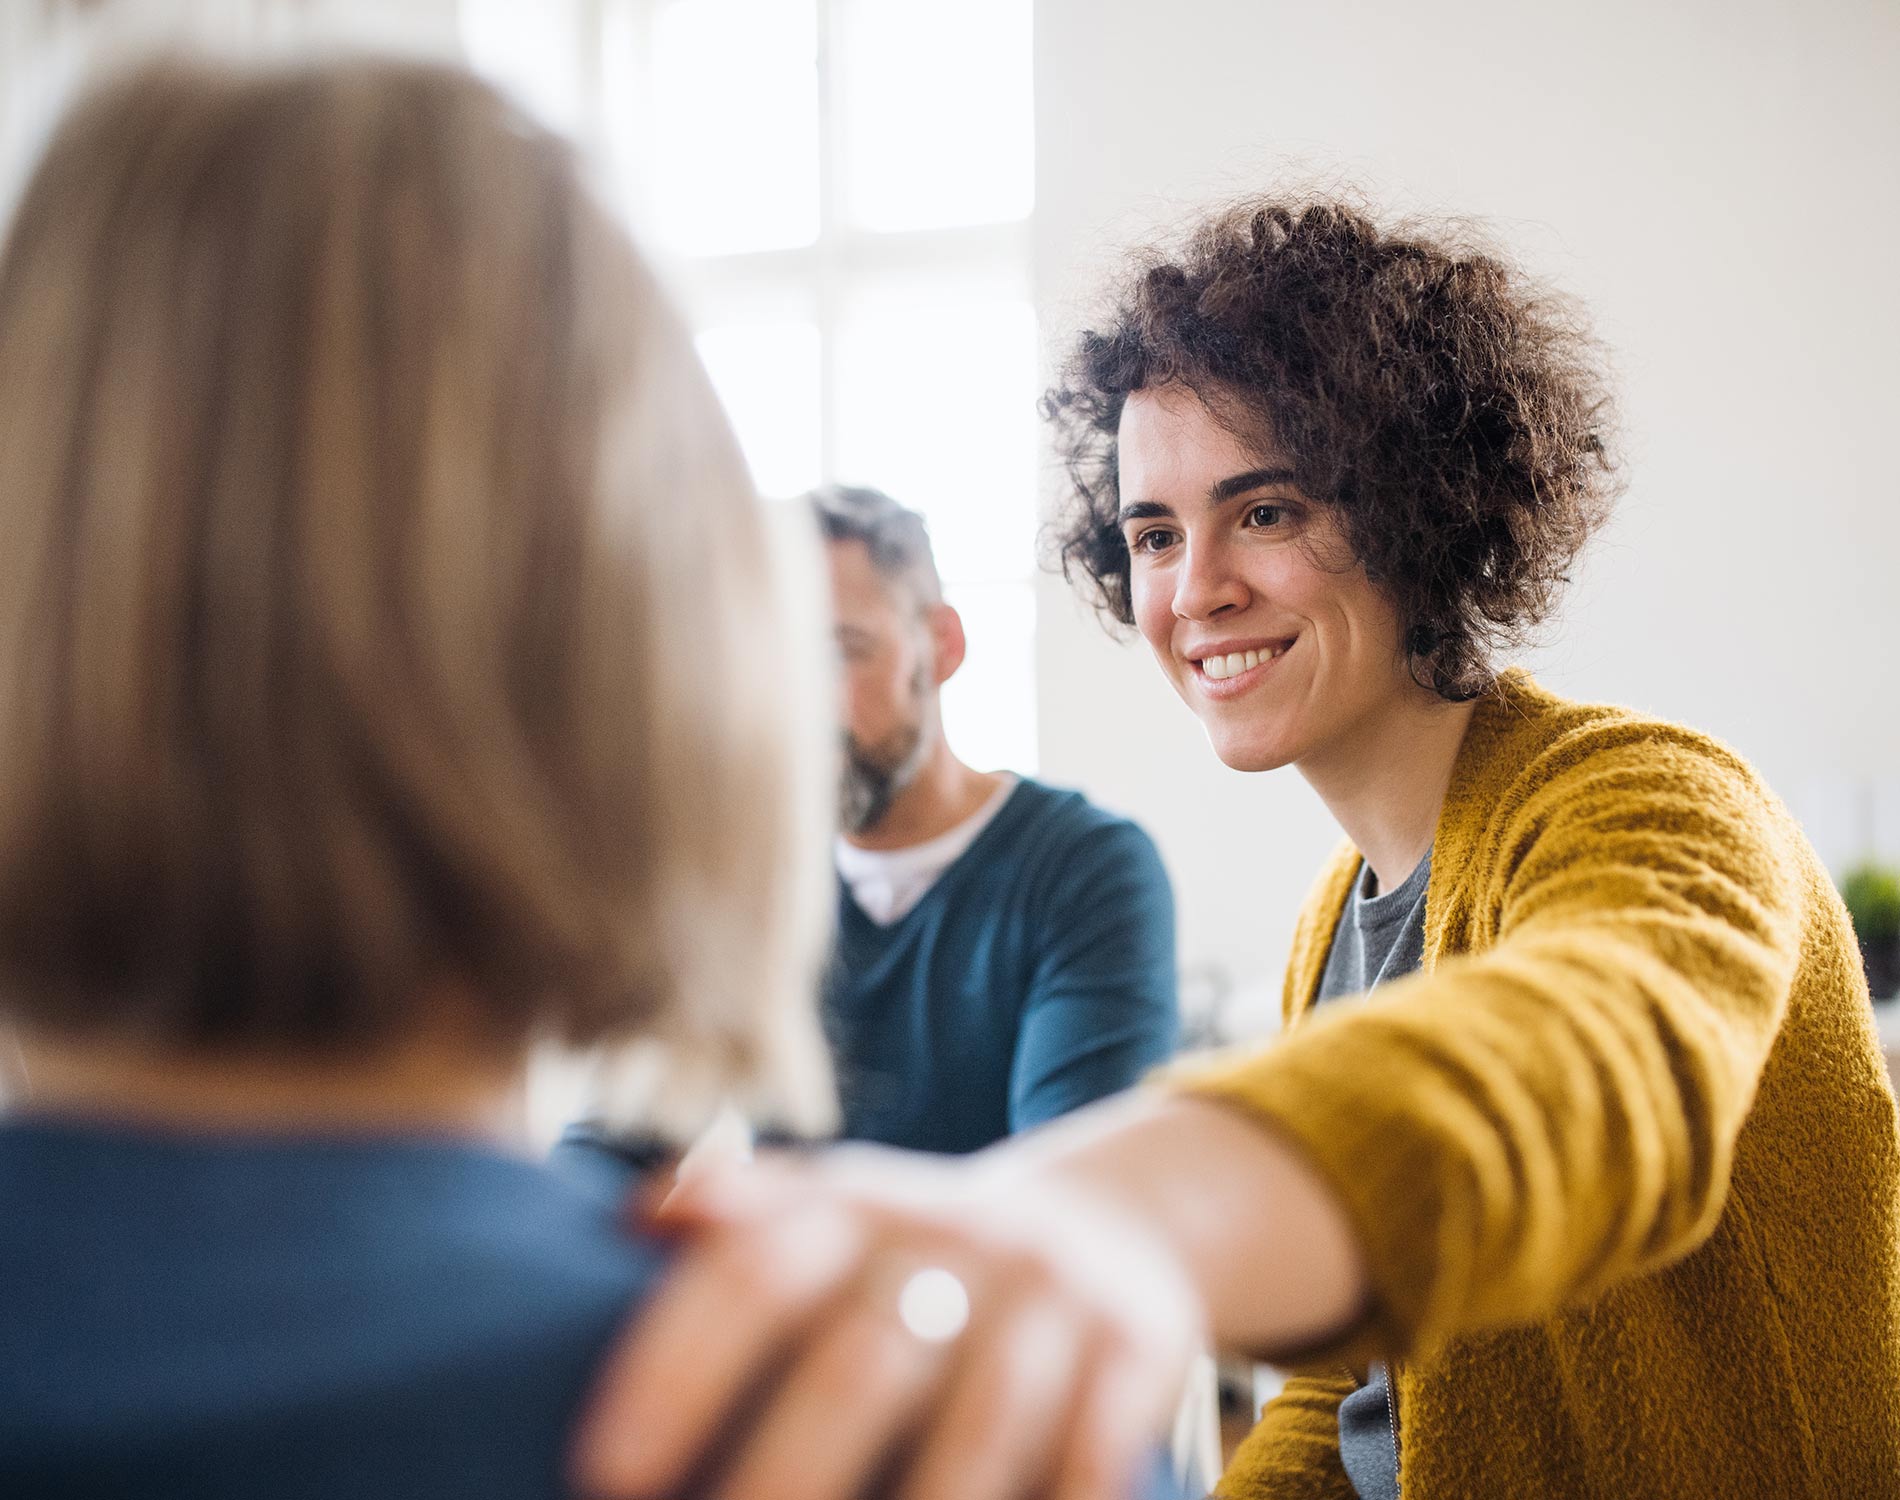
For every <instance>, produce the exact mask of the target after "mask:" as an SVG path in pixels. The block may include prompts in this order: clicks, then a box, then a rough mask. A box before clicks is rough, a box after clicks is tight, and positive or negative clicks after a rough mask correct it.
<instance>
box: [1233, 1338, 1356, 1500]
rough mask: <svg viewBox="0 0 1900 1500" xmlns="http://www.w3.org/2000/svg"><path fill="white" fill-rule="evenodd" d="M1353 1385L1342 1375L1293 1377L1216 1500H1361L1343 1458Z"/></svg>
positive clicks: (1237, 1455) (1238, 1452)
mask: <svg viewBox="0 0 1900 1500" xmlns="http://www.w3.org/2000/svg"><path fill="white" fill-rule="evenodd" d="M1354 1385H1355V1382H1354V1380H1353V1378H1352V1376H1351V1375H1350V1374H1348V1373H1347V1372H1346V1371H1344V1370H1337V1371H1329V1372H1327V1373H1324V1374H1296V1375H1289V1376H1288V1377H1287V1382H1286V1385H1285V1387H1284V1388H1283V1389H1282V1390H1281V1391H1280V1393H1279V1394H1278V1395H1276V1396H1275V1397H1273V1399H1272V1400H1270V1401H1269V1402H1267V1404H1266V1408H1265V1409H1264V1410H1263V1411H1262V1412H1261V1413H1260V1420H1259V1421H1258V1422H1257V1423H1255V1424H1254V1428H1253V1431H1252V1432H1250V1433H1248V1434H1247V1436H1246V1438H1245V1439H1244V1440H1243V1441H1242V1443H1241V1445H1240V1446H1239V1447H1238V1448H1237V1449H1235V1450H1234V1457H1233V1460H1232V1461H1231V1462H1230V1463H1229V1464H1228V1465H1227V1472H1226V1473H1225V1474H1223V1475H1221V1480H1220V1483H1219V1484H1218V1485H1216V1486H1215V1487H1214V1500H1357V1495H1356V1493H1355V1491H1354V1490H1353V1487H1352V1481H1351V1480H1350V1479H1348V1478H1347V1477H1346V1470H1345V1467H1344V1465H1343V1464H1342V1463H1341V1462H1340V1458H1339V1403H1340V1402H1342V1401H1344V1400H1345V1399H1346V1397H1347V1396H1349V1395H1351V1394H1352V1392H1353V1389H1354Z"/></svg>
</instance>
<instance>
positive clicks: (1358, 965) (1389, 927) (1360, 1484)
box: [1319, 850, 1432, 1500]
mask: <svg viewBox="0 0 1900 1500" xmlns="http://www.w3.org/2000/svg"><path fill="white" fill-rule="evenodd" d="M1431 878H1432V856H1431V852H1430V851H1429V850H1427V851H1426V854H1425V857H1424V858H1423V859H1422V860H1420V861H1419V862H1418V868H1417V869H1416V870H1414V871H1412V873H1411V874H1410V875H1408V876H1406V877H1405V880H1404V882H1403V883H1402V884H1400V885H1398V886H1395V887H1394V888H1393V889H1392V890H1389V891H1383V892H1381V893H1380V894H1378V895H1376V896H1374V895H1369V894H1367V892H1368V890H1369V888H1370V887H1371V886H1372V884H1373V878H1372V870H1371V868H1370V867H1369V866H1368V865H1366V864H1365V863H1364V862H1363V861H1361V863H1360V866H1359V877H1358V879H1356V880H1355V881H1354V882H1353V886H1352V894H1351V895H1350V896H1349V897H1347V898H1346V909H1345V910H1344V911H1342V912H1341V913H1340V914H1339V925H1338V926H1337V927H1335V928H1334V929H1333V946H1332V951H1331V952H1329V953H1328V954H1327V955H1326V969H1325V972H1324V973H1322V974H1321V975H1320V981H1319V999H1320V1000H1321V1001H1326V1000H1338V999H1342V998H1346V997H1348V996H1360V995H1364V994H1367V993H1368V992H1370V991H1372V990H1375V989H1377V988H1378V987H1379V986H1380V985H1381V984H1383V983H1385V982H1386V981H1387V980H1391V979H1401V978H1403V977H1404V976H1405V975H1407V974H1412V973H1415V972H1417V970H1418V968H1419V965H1420V964H1421V963H1423V962H1424V958H1425V888H1426V887H1427V886H1428V885H1429V884H1430V883H1431ZM1397 1413H1398V1408H1397V1406H1396V1404H1395V1403H1394V1401H1393V1399H1392V1393H1391V1389H1390V1386H1389V1385H1388V1382H1387V1380H1386V1372H1385V1366H1384V1365H1382V1364H1378V1363H1376V1362H1375V1363H1374V1364H1373V1366H1372V1368H1371V1370H1370V1372H1369V1373H1368V1375H1367V1377H1366V1383H1365V1384H1364V1385H1362V1386H1361V1387H1360V1388H1359V1389H1358V1390H1356V1391H1354V1392H1353V1393H1352V1394H1351V1395H1349V1396H1348V1397H1346V1399H1345V1400H1344V1401H1342V1402H1340V1403H1339V1457H1340V1461H1341V1462H1342V1463H1343V1464H1344V1465H1345V1467H1346V1477H1347V1478H1348V1479H1350V1480H1351V1481H1352V1487H1353V1489H1354V1491H1355V1492H1356V1493H1357V1494H1358V1496H1359V1500H1398V1495H1399V1435H1398V1415H1397Z"/></svg>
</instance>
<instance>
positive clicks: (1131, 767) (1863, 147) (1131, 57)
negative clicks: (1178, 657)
mask: <svg viewBox="0 0 1900 1500" xmlns="http://www.w3.org/2000/svg"><path fill="white" fill-rule="evenodd" d="M1036 46H1037V133H1038V147H1037V149H1038V156H1037V172H1038V215H1037V229H1036V273H1037V285H1038V295H1039V298H1040V301H1041V305H1042V314H1043V320H1044V335H1045V340H1046V342H1047V344H1048V346H1049V347H1050V349H1051V350H1052V351H1059V350H1060V349H1061V348H1062V347H1063V345H1064V341H1065V340H1066V338H1067V336H1068V335H1069V334H1070V333H1072V331H1073V330H1074V329H1075V328H1076V327H1077V326H1079V324H1080V322H1081V319H1082V316H1083V311H1084V308H1085V306H1086V302H1087V299H1088V297H1089V296H1090V295H1091V292H1090V288H1091V287H1092V285H1093V283H1094V279H1095V274H1096V272H1097V271H1098V270H1099V268H1100V267H1102V266H1103V265H1105V264H1109V263H1112V250H1113V248H1114V247H1116V246H1120V245H1125V244H1128V243H1130V242H1131V241H1134V240H1137V239H1139V238H1142V237H1143V236H1144V235H1146V234H1148V233H1151V232H1152V231H1153V229H1154V228H1156V227H1157V226H1165V225H1167V224H1168V223H1170V222H1177V221H1178V220H1179V219H1180V217H1181V216H1182V215H1183V213H1184V211H1186V210H1187V209H1189V208H1190V207H1191V206H1192V205H1193V204H1195V203H1198V202H1204V201H1207V200H1208V199H1209V198H1210V197H1218V196H1221V195H1226V194H1232V193H1236V192H1240V191H1244V190H1247V189H1250V188H1256V187H1263V186H1266V185H1269V184H1271V183H1272V182H1274V181H1276V180H1282V179H1287V178H1289V177H1290V178H1292V179H1293V180H1300V179H1303V178H1306V179H1310V177H1311V176H1312V175H1314V174H1316V173H1317V174H1320V175H1323V176H1327V177H1335V178H1344V179H1346V180H1350V181H1352V182H1356V183H1358V184H1359V185H1361V186H1363V187H1364V188H1366V189H1368V190H1369V191H1370V192H1371V193H1372V195H1373V196H1374V198H1375V199H1376V200H1379V201H1382V202H1385V203H1389V204H1392V205H1394V206H1395V207H1397V208H1399V209H1401V210H1405V211H1426V212H1447V213H1457V214H1471V215H1477V216H1481V217H1483V218H1485V219H1487V220H1489V221H1491V222H1492V224H1493V225H1494V226H1495V227H1496V228H1497V229H1498V231H1499V233H1500V235H1501V237H1502V239H1503V240H1504V242H1505V243H1506V245H1507V246H1509V247H1511V248H1512V249H1514V250H1515V251H1516V252H1518V254H1519V255H1520V256H1521V258H1522V259H1523V260H1524V261H1525V262H1526V263H1527V264H1528V265H1529V266H1530V267H1531V268H1532V269H1533V270H1534V271H1535V272H1537V273H1538V274H1540V275H1542V276H1544V277H1546V278H1548V279H1550V280H1553V281H1555V282H1556V283H1557V284H1558V285H1560V286H1561V287H1563V288H1564V289H1566V290H1569V291H1572V292H1574V293H1576V294H1578V295H1580V296H1581V297H1582V298H1583V299H1584V300H1585V301H1586V303H1587V304H1588V305H1589V306H1590V307H1591V308H1592V310H1593V311H1594V313H1595V318H1596V324H1597V327H1598V329H1599V331H1600V332H1601V333H1602V334H1603V335H1604V336H1605V337H1606V338H1607V340H1608V341H1609V343H1610V345H1611V346H1612V348H1613V351H1614V354H1615V357H1616V360H1617V363H1618V366H1619V369H1620V372H1621V377H1622V381H1621V389H1622V393H1623V397H1624V418H1625V423H1626V427H1627V438H1628V442H1627V448H1628V454H1629V459H1630V476H1631V481H1632V482H1631V487H1630V490H1629V493H1628V495H1627V497H1626V498H1625V500H1624V502H1623V505H1622V508H1621V512H1620V515H1619V518H1618V520H1617V522H1616V523H1615V524H1614V525H1613V527H1612V528H1611V530H1610V532H1609V534H1608V535H1606V536H1605V537H1603V538H1602V539H1600V540H1599V541H1598V543H1597V544H1596V546H1595V549H1594V551H1593V553H1592V556H1591V560H1590V563H1589V565H1588V567H1587V569H1586V571H1585V573H1584V576H1583V577H1582V579H1581V581H1580V584H1579V586H1578V588H1577V589H1576V590H1575V591H1574V593H1573V597H1572V599H1571V601H1570V604H1569V606H1568V608H1567V609H1566V611H1565V613H1564V615H1563V617H1562V619H1561V620H1560V622H1559V624H1558V626H1557V629H1556V630H1555V631H1554V632H1553V638H1554V641H1555V644H1554V646H1553V647H1552V649H1549V650H1547V651H1546V652H1544V653H1542V654H1541V655H1540V657H1539V658H1538V662H1537V665H1538V669H1539V671H1540V673H1541V675H1542V676H1543V678H1544V680H1545V681H1547V682H1548V683H1550V684H1551V685H1553V686H1555V687H1557V688H1559V689H1560V690H1563V691H1566V692H1570V693H1573V694H1576V695H1579V696H1590V697H1601V698H1608V699H1614V700H1619V701H1623V702H1630V703H1635V704H1639V705H1641V706H1643V707H1645V708H1649V709H1653V710H1655V711H1658V712H1661V713H1664V714H1668V715H1670V716H1673V717H1676V718H1679V719H1682V720H1684V721H1687V722H1689V723H1692V724H1695V725H1698V726H1700V727H1702V728H1706V729H1709V730H1712V731H1714V732H1715V733H1717V734H1719V735H1721V736H1723V737H1724V738H1726V739H1728V740H1729V741H1730V742H1731V743H1733V744H1734V745H1736V746H1737V747H1738V748H1740V749H1741V750H1742V751H1743V753H1745V754H1746V755H1748V756H1750V757H1751V758H1752V759H1753V760H1754V761H1755V762H1756V764H1757V765H1758V766H1759V767H1760V768H1761V769H1762V770H1763V772H1764V773H1765V774H1766V775H1767V776H1768V778H1769V780H1770V781H1771V782H1772V783H1773V784H1774V785H1775V786H1776V787H1777V788H1778V789H1779V790H1780V791H1781V792H1782V794H1783V795H1784V797H1786V798H1787V799H1788V800H1789V801H1790V802H1791V803H1792V804H1793V805H1794V806H1795V808H1796V810H1797V812H1799V813H1800V814H1801V815H1802V816H1803V818H1804V820H1805V821H1806V822H1807V824H1808V826H1809V830H1810V834H1811V836H1812V837H1814V839H1815V841H1816V843H1817V845H1819V846H1820V848H1821V850H1822V853H1823V854H1824V856H1826V857H1827V858H1828V859H1829V860H1830V861H1831V862H1832V863H1834V864H1835V865H1836V866H1837V867H1838V866H1839V865H1840V864H1841V863H1843V862H1845V861H1847V860H1849V859H1851V858H1853V857H1855V856H1857V855H1858V854H1860V853H1862V852H1865V850H1866V847H1867V845H1868V844H1869V842H1870V841H1871V842H1873V843H1876V844H1877V845H1878V846H1879V848H1880V852H1882V853H1883V854H1884V855H1885V856H1886V857H1887V858H1889V859H1900V670H1896V668H1895V666H1894V665H1893V663H1894V661H1895V660H1896V658H1900V451H1896V448H1897V445H1896V443H1895V436H1896V434H1900V188H1897V187H1896V183H1897V182H1900V83H1897V82H1896V80H1900V5H1895V4H1894V3H1893V0H1828V3H1821V4H1809V5H1797V4H1794V3H1783V4H1762V3H1747V0H1741V3H1727V4H1714V3H1695V4H1674V3H1671V4H1664V3H1649V4H1644V3H1636V0H1599V3H1593V4H1583V3H1580V0H1565V3H1562V4H1555V5H1527V4H1523V3H1521V0H1520V3H1508V0H1463V3H1454V4H1447V3H1428V4H1427V3H1417V0H1329V3H1325V4H1307V5H1296V4H1291V3H1259V0H1173V3H1169V4H1160V3H1156V0H1038V4H1037V37H1036ZM1052 485H1053V480H1052ZM1041 603H1042V616H1041V623H1040V626H1039V640H1038V654H1039V662H1040V666H1041V669H1042V678H1041V680H1042V685H1041V689H1040V711H1041V716H1042V743H1043V755H1042V761H1043V770H1044V774H1046V775H1048V776H1050V777H1051V778H1053V779H1056V780H1068V781H1072V782H1075V783H1078V784H1082V785H1085V786H1087V787H1089V788H1091V789H1093V790H1094V791H1096V792H1097V793H1098V794H1099V795H1100V796H1101V797H1102V798H1103V799H1104V800H1106V801H1108V802H1110V803H1112V804H1114V805H1118V806H1120V807H1122V808H1124V809H1126V810H1128V811H1130V812H1132V813H1133V814H1134V815H1135V816H1137V817H1138V818H1140V819H1141V820H1142V821H1144V822H1145V823H1146V824H1147V826H1148V827H1149V828H1150V829H1151V831H1153V832H1154V834H1155V835H1156V837H1157V838H1158V839H1159V840H1160V842H1161V845H1162V848H1163V851H1164V853H1165V854H1166V856H1167V859H1168V862H1169V865H1170V868H1171V869H1172V871H1173V873H1174V876H1175V880H1176V886H1177V893H1178V896H1179V899H1180V904H1181V936H1182V946H1183V956H1184V959H1185V960H1186V961H1188V962H1189V963H1191V964H1194V963H1209V962H1212V963H1217V964H1219V965H1221V966H1223V967H1225V968H1226V969H1227V970H1228V971H1229V972H1231V973H1232V974H1233V975H1234V976H1235V977H1236V978H1237V979H1238V980H1240V981H1241V982H1242V984H1243V986H1252V987H1256V988H1277V982H1278V980H1277V976H1278V970H1279V966H1280V963H1281V961H1282V959H1283V957H1284V954H1285V949H1286V944H1287V940H1288V937H1289V935H1290V932H1291V924H1292V915H1293V912H1294V909H1295V907H1296V905H1297V903H1298V901H1299V898H1300V896H1301V894H1302V892H1303V891H1304V888H1305V886H1306V883H1307V881H1308V879H1309V878H1310V876H1311V874H1312V871H1313V869H1314V867H1315V865H1316V862H1317V861H1318V860H1319V859H1320V858H1322V857H1323V855H1324V853H1325V851H1326V850H1327V849H1328V848H1330V847H1331V845H1332V842H1333V840H1334V839H1335V837H1336V834H1335V832H1334V830H1333V827H1332V824H1331V823H1330V820H1329V819H1328V818H1327V816H1326V814H1325V812H1324V809H1323V808H1320V807H1319V805H1318V804H1317V802H1316V800H1315V799H1313V798H1312V796H1311V795H1310V794H1309V793H1308V792H1307V791H1306V789H1305V787H1304V786H1303V785H1302V784H1301V783H1300V782H1299V780H1298V777H1297V775H1296V774H1295V773H1293V772H1291V771H1283V772H1277V773H1273V774H1270V775H1266V776H1258V777H1249V776H1245V775H1241V774H1239V773H1235V772H1231V771H1228V770H1226V769H1224V768H1223V767H1221V766H1220V765H1219V764H1218V763H1217V762H1216V761H1215V760H1214V758H1213V756H1212V754H1211V753H1210V752H1209V751H1208V749H1207V748H1206V745H1205V743H1204V742H1203V740H1202V738H1201V735H1200V732H1199V730H1198V728H1197V727H1196V726H1195V724H1194V723H1193V722H1192V720H1191V719H1190V718H1189V716H1188V714H1187V712H1186V710H1185V709H1183V708H1182V707H1181V706H1180V705H1179V704H1178V702H1177V701H1176V700H1175V699H1174V697H1173V695H1172V693H1171V692H1170V691H1168V690H1167V689H1166V688H1165V687H1164V686H1163V685H1162V683H1161V681H1160V677H1159V674H1158V673H1157V672H1156V671H1155V670H1154V668H1153V666H1152V665H1151V664H1150V663H1149V661H1148V660H1147V658H1146V655H1145V650H1144V648H1141V647H1139V646H1138V645H1131V646H1123V647H1119V648H1118V647H1115V646H1113V645H1111V644H1109V643H1108V642H1107V641H1106V640H1105V639H1103V638H1102V636H1101V632H1100V631H1099V630H1098V629H1096V628H1095V627H1094V626H1093V625H1092V624H1090V623H1088V622H1086V621H1084V620H1082V619H1081V618H1080V617H1079V616H1078V614H1077V612H1076V610H1075V608H1074V606H1073V605H1072V604H1071V602H1070V601H1069V600H1068V598H1067V597H1066V596H1065V593H1064V591H1063V589H1062V588H1061V586H1060V585H1059V584H1056V583H1050V584H1049V585H1047V586H1046V587H1045V590H1044V593H1043V596H1042V600H1041ZM1870 829H1871V831H1870Z"/></svg>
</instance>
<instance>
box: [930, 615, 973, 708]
mask: <svg viewBox="0 0 1900 1500" xmlns="http://www.w3.org/2000/svg"><path fill="white" fill-rule="evenodd" d="M924 619H925V623H926V624H927V625H928V626H929V628H930V649H931V661H932V671H931V678H932V680H933V681H934V682H935V683H936V684H937V686H938V687H942V686H943V685H944V684H945V683H946V682H948V681H949V680H950V679H951V678H952V677H954V676H955V675H956V670H957V668H958V667H960V666H962V665H963V654H964V652H965V651H966V650H967V649H968V646H969V643H968V642H967V641H966V640H965V639H964V637H963V616H962V615H960V614H958V613H957V611H956V607H955V606H954V605H950V604H942V603H938V604H933V605H931V606H930V608H929V609H928V611H926V613H925V616H924Z"/></svg>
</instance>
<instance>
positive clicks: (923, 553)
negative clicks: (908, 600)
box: [805, 484, 943, 604]
mask: <svg viewBox="0 0 1900 1500" xmlns="http://www.w3.org/2000/svg"><path fill="white" fill-rule="evenodd" d="M805 501H806V503H807V504H808V505H810V506H811V508H812V514H813V515H815V516H816V517H817V518H818V529H819V531H820V533H821V534H822V535H823V536H824V539H825V540H826V541H827V542H862V543H863V544H864V549H865V551H867V552H868V553H870V555H871V566H872V567H873V568H875V569H876V570H877V574H878V576H879V577H880V578H882V579H883V580H884V581H885V582H886V583H889V584H893V585H896V586H897V587H899V588H905V589H908V590H910V592H911V594H912V595H913V596H914V597H915V599H916V602H917V603H919V604H936V603H938V602H939V601H941V600H942V598H943V578H942V576H941V575H940V574H939V573H938V572H937V558H936V554H935V553H933V552H932V551H931V548H930V528H929V527H928V526H927V525H926V524H925V523H924V518H923V517H922V516H920V515H919V514H918V513H917V512H916V511H914V510H911V509H910V508H909V507H907V506H903V505H900V504H898V503H897V501H895V500H893V499H892V498H891V497H890V496H889V495H887V494H885V493H884V491H882V490H874V489H871V488H869V487H868V486H865V485H848V484H826V485H820V486H819V487H818V488H817V489H815V490H811V491H808V492H807V493H806V495H805Z"/></svg>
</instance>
